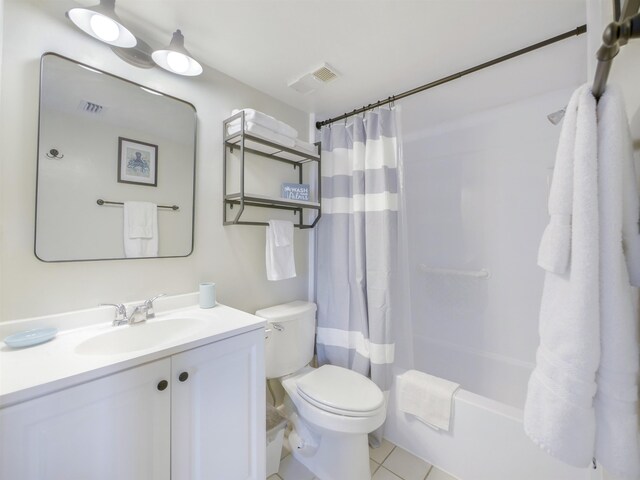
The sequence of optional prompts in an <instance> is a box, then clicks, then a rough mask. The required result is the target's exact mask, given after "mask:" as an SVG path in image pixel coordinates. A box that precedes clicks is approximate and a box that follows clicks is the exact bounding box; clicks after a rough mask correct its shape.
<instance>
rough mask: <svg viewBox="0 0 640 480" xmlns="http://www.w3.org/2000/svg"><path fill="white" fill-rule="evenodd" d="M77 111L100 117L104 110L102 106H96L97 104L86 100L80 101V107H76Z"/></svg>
mask: <svg viewBox="0 0 640 480" xmlns="http://www.w3.org/2000/svg"><path fill="white" fill-rule="evenodd" d="M78 109H79V110H81V111H83V112H86V113H91V114H93V115H100V114H101V113H104V110H105V109H104V107H103V106H102V105H98V104H97V103H93V102H89V101H87V100H81V101H80V105H78Z"/></svg>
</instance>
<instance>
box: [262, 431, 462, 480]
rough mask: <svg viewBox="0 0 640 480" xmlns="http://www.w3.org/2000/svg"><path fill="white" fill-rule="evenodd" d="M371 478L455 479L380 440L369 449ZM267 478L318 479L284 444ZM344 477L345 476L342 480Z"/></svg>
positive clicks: (288, 479)
mask: <svg viewBox="0 0 640 480" xmlns="http://www.w3.org/2000/svg"><path fill="white" fill-rule="evenodd" d="M369 463H370V465H371V474H372V478H371V480H456V478H454V477H452V476H451V475H449V474H447V473H445V472H443V471H442V470H440V469H438V468H436V467H433V466H431V465H430V464H428V463H427V462H425V461H424V460H421V459H419V458H418V457H416V456H414V455H412V454H410V453H409V452H407V451H406V450H403V449H402V448H400V447H397V446H395V445H394V444H393V443H391V442H388V441H387V440H384V441H383V442H382V445H381V446H380V448H376V449H371V448H370V449H369ZM267 480H319V479H318V478H317V477H315V476H314V475H313V473H311V472H310V471H309V470H307V469H306V468H305V467H304V466H303V465H302V464H300V463H299V462H298V461H297V460H295V459H294V458H293V455H291V453H290V452H289V450H288V447H287V445H286V441H285V446H284V447H283V449H282V460H281V461H280V471H278V473H277V474H274V475H271V476H270V477H269V478H268V479H267ZM345 480H347V479H345Z"/></svg>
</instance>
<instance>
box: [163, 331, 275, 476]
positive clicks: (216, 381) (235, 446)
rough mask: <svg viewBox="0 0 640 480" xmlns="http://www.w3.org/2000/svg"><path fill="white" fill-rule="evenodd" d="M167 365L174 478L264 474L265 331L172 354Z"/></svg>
mask: <svg viewBox="0 0 640 480" xmlns="http://www.w3.org/2000/svg"><path fill="white" fill-rule="evenodd" d="M171 370H172V382H173V389H172V392H171V398H172V410H171V442H172V452H171V454H172V464H171V471H172V478H173V479H174V480H264V478H265V443H266V439H265V390H264V389H265V377H264V375H265V372H264V331H263V330H256V331H253V332H249V333H245V334H242V335H238V336H236V337H232V338H229V339H227V340H222V341H220V342H216V343H213V344H211V345H206V346H204V347H200V348H196V349H193V350H190V351H187V352H184V353H180V354H177V355H174V356H173V357H172V359H171ZM185 374H187V375H188V378H186V379H185V376H186V375H185ZM180 375H182V378H183V381H180Z"/></svg>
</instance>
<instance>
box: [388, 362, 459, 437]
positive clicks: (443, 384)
mask: <svg viewBox="0 0 640 480" xmlns="http://www.w3.org/2000/svg"><path fill="white" fill-rule="evenodd" d="M398 382H399V387H398V388H399V394H398V408H399V409H400V411H402V412H404V413H408V414H410V415H414V416H415V417H416V418H418V419H419V420H421V421H423V422H424V423H426V424H427V425H429V426H430V427H432V428H435V429H436V430H444V431H447V432H448V431H449V428H450V426H451V416H452V413H453V396H454V394H455V392H456V391H457V390H458V389H459V388H460V385H459V384H457V383H455V382H450V381H449V380H445V379H443V378H439V377H434V376H433V375H429V374H427V373H423V372H419V371H418V370H408V371H407V372H405V373H403V374H402V375H400V376H399V377H398Z"/></svg>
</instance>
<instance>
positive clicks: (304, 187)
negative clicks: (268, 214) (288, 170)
mask: <svg viewBox="0 0 640 480" xmlns="http://www.w3.org/2000/svg"><path fill="white" fill-rule="evenodd" d="M280 196H281V197H282V198H286V199H289V200H304V201H305V202H308V201H309V184H308V183H283V184H282V189H281V194H280Z"/></svg>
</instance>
